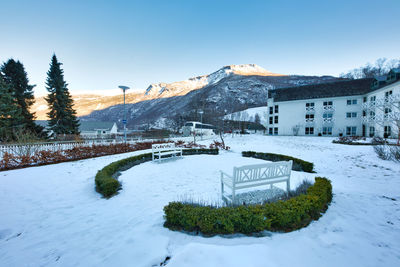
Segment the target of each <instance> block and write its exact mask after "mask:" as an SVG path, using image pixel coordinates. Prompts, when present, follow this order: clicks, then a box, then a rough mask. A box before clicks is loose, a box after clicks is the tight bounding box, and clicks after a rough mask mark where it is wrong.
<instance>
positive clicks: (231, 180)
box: [221, 161, 293, 203]
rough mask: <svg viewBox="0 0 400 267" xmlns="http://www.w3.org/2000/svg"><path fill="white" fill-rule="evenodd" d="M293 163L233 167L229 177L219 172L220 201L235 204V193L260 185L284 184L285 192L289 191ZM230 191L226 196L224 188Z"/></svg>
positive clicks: (281, 162)
mask: <svg viewBox="0 0 400 267" xmlns="http://www.w3.org/2000/svg"><path fill="white" fill-rule="evenodd" d="M292 164H293V161H279V162H272V163H264V164H256V165H246V166H241V167H233V174H232V175H229V174H226V173H224V172H223V171H221V193H222V200H224V201H226V202H227V203H228V202H231V203H235V201H236V199H235V196H236V191H237V190H239V189H245V188H251V187H257V186H262V185H271V188H272V185H273V184H275V183H281V182H286V190H287V192H289V190H290V172H291V170H292ZM225 186H227V187H229V188H230V189H231V190H232V194H231V195H227V194H226V192H225V191H224V187H225Z"/></svg>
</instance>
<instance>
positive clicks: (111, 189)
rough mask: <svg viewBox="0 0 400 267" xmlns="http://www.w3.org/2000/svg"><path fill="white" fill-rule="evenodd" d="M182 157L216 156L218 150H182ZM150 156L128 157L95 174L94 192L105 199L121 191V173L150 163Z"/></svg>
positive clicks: (147, 154) (149, 154)
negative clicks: (119, 179) (119, 177)
mask: <svg viewBox="0 0 400 267" xmlns="http://www.w3.org/2000/svg"><path fill="white" fill-rule="evenodd" d="M182 152H183V153H182V154H183V155H199V154H208V155H218V149H205V148H201V149H184V150H183V151H182ZM151 160H152V154H151V153H146V154H140V155H137V156H133V157H129V158H126V159H121V160H118V161H115V162H113V163H111V164H109V165H107V166H105V167H104V168H103V169H101V170H100V171H98V172H97V174H96V177H95V183H96V191H97V192H99V193H100V194H102V195H103V196H104V197H106V198H110V197H112V196H113V195H115V194H116V193H117V192H118V190H119V189H121V183H120V182H119V181H118V180H117V178H118V176H119V175H120V172H121V171H125V170H127V169H129V168H132V167H133V166H136V165H139V164H141V163H144V162H147V161H151Z"/></svg>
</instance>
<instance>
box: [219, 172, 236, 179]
mask: <svg viewBox="0 0 400 267" xmlns="http://www.w3.org/2000/svg"><path fill="white" fill-rule="evenodd" d="M219 172H220V173H221V175H222V177H224V176H227V177H229V178H231V179H233V177H232V175H229V174H227V173H226V172H223V171H219Z"/></svg>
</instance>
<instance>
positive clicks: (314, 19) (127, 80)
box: [0, 0, 400, 95]
mask: <svg viewBox="0 0 400 267" xmlns="http://www.w3.org/2000/svg"><path fill="white" fill-rule="evenodd" d="M399 14H400V1H399V0H380V1H378V0H376V1H375V0H363V1H358V0H353V1H352V0H347V1H343V0H336V1H321V0H319V1H307V0H303V1H289V0H286V1H285V0H282V1H272V0H270V1H268V0H264V1H252V0H246V1H235V0H230V1H226V0H199V1H195V0H181V1H178V0H168V1H152V0H148V1H118V0H113V1H102V0H96V1H85V0H81V1H75V0H69V1H60V0H49V1H42V0H31V1H20V0H12V1H11V0H7V1H5V0H0V17H1V21H2V22H1V25H2V26H1V29H2V30H1V35H0V62H4V61H6V60H7V59H9V58H14V59H18V60H20V61H21V62H22V63H23V64H24V66H25V68H26V71H27V73H28V77H29V79H30V82H31V84H36V87H35V94H37V95H41V94H45V93H46V89H45V80H46V72H47V71H48V69H49V63H50V59H51V56H52V54H53V53H55V54H56V55H57V58H58V59H59V61H60V62H62V63H63V66H62V67H63V69H64V74H65V80H66V81H67V82H68V84H69V87H68V88H69V90H70V91H71V92H72V93H78V92H97V91H99V90H102V92H108V93H110V92H118V89H117V88H118V85H127V86H129V87H131V88H133V89H134V90H138V89H146V88H147V87H148V86H149V85H150V84H151V83H158V82H174V81H181V80H185V79H187V78H189V77H194V76H198V75H203V74H208V73H211V72H214V71H216V70H218V69H219V68H221V67H222V66H225V65H231V64H247V63H254V64H257V65H260V66H261V67H263V68H265V69H267V70H269V71H272V72H275V73H281V74H300V75H334V76H337V75H339V74H340V73H342V72H345V71H348V70H350V69H353V68H356V67H359V66H362V65H365V64H366V63H368V62H371V63H373V62H375V60H376V59H378V58H381V57H386V58H388V59H394V58H397V59H398V58H400V34H399V33H398V32H397V31H398V29H400V19H399Z"/></svg>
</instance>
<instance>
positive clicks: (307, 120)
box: [306, 119, 315, 124]
mask: <svg viewBox="0 0 400 267" xmlns="http://www.w3.org/2000/svg"><path fill="white" fill-rule="evenodd" d="M314 122H315V120H314V119H306V123H307V124H312V123H314Z"/></svg>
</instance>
